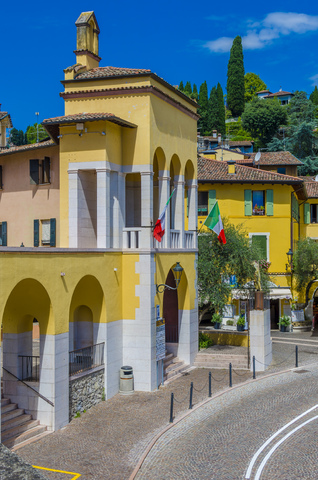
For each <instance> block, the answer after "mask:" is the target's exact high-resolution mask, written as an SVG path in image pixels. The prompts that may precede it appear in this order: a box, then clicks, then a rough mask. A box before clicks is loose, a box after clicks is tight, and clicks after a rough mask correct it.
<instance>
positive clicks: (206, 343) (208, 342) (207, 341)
mask: <svg viewBox="0 0 318 480" xmlns="http://www.w3.org/2000/svg"><path fill="white" fill-rule="evenodd" d="M212 345H213V340H212V338H211V337H210V336H209V335H207V334H206V333H201V332H200V333H199V349H200V350H202V349H203V348H208V347H211V346H212Z"/></svg>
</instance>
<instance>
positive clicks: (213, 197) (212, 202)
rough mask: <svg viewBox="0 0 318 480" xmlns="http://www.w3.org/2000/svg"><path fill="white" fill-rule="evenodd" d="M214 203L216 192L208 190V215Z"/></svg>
mask: <svg viewBox="0 0 318 480" xmlns="http://www.w3.org/2000/svg"><path fill="white" fill-rule="evenodd" d="M215 202H216V192H215V190H209V204H208V207H209V208H208V214H209V213H210V212H211V210H212V208H213V207H214V204H215Z"/></svg>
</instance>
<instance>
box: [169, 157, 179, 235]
mask: <svg viewBox="0 0 318 480" xmlns="http://www.w3.org/2000/svg"><path fill="white" fill-rule="evenodd" d="M180 176H181V163H180V159H179V157H178V155H176V154H174V155H172V157H171V161H170V194H171V193H172V192H173V190H174V189H175V188H176V192H175V194H174V195H173V197H172V199H171V201H170V227H171V229H172V230H174V229H176V228H178V227H179V228H180V225H178V221H177V220H178V219H177V212H176V204H177V196H178V182H179V180H180ZM179 220H180V219H179ZM179 223H180V222H179Z"/></svg>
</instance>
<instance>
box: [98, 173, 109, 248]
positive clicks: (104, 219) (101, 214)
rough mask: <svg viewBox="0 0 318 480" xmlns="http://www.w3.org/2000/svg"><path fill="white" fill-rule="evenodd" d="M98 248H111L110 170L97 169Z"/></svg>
mask: <svg viewBox="0 0 318 480" xmlns="http://www.w3.org/2000/svg"><path fill="white" fill-rule="evenodd" d="M96 175H97V248H110V213H111V211H110V170H109V169H107V168H100V169H96Z"/></svg>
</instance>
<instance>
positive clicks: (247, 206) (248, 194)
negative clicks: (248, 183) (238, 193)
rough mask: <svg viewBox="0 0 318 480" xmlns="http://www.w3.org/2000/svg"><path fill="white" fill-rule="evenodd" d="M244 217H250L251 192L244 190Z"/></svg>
mask: <svg viewBox="0 0 318 480" xmlns="http://www.w3.org/2000/svg"><path fill="white" fill-rule="evenodd" d="M244 211H245V215H252V190H244Z"/></svg>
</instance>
